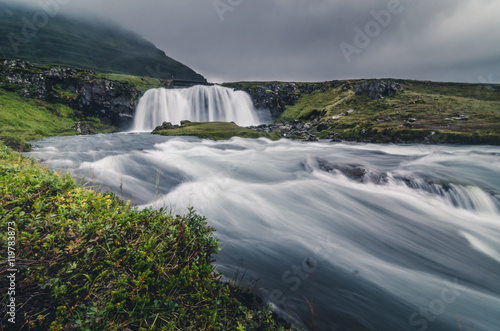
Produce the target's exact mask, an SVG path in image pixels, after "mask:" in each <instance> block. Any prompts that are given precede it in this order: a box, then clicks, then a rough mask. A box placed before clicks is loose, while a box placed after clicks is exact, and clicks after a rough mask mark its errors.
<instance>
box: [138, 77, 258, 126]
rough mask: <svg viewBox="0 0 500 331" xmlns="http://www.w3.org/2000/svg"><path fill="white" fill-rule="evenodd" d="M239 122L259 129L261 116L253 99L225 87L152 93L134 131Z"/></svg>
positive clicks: (144, 102) (141, 107)
mask: <svg viewBox="0 0 500 331" xmlns="http://www.w3.org/2000/svg"><path fill="white" fill-rule="evenodd" d="M182 120H189V121H192V122H214V121H223V122H235V123H236V124H238V125H240V126H250V125H258V124H260V123H261V122H260V121H259V116H258V114H257V112H256V110H255V108H254V106H253V103H252V100H251V99H250V96H249V95H248V94H247V93H245V92H243V91H234V90H233V89H229V88H225V87H222V86H193V87H190V88H187V89H169V90H167V89H164V88H159V89H151V90H149V91H147V92H146V93H145V94H144V96H143V97H142V98H141V99H140V100H139V104H138V105H137V110H136V113H135V117H134V124H133V126H132V131H151V130H153V129H154V128H155V127H157V126H158V125H161V124H162V123H163V122H165V121H166V122H170V123H172V124H180V122H181V121H182Z"/></svg>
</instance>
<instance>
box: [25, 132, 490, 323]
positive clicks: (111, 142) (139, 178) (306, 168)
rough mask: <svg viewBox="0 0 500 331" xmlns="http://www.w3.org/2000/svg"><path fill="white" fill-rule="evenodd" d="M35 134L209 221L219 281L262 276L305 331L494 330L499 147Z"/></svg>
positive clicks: (137, 199)
mask: <svg viewBox="0 0 500 331" xmlns="http://www.w3.org/2000/svg"><path fill="white" fill-rule="evenodd" d="M33 145H34V148H33V151H32V152H30V153H29V154H28V155H30V156H34V157H38V158H41V159H42V160H44V162H46V164H48V165H49V166H50V167H51V168H53V169H60V170H63V171H67V172H70V173H71V174H72V175H73V176H75V177H79V178H82V177H84V176H85V175H86V176H87V178H93V179H94V180H95V182H96V184H97V183H102V184H103V185H104V187H107V188H110V189H112V190H114V191H115V192H117V194H119V195H120V190H121V188H120V185H121V184H123V186H122V191H123V192H122V195H123V197H124V199H130V200H131V201H132V203H134V204H136V205H141V206H143V207H144V206H153V207H155V208H159V207H167V208H170V207H171V208H173V209H174V211H176V212H178V213H183V212H185V210H186V209H185V208H186V207H188V206H193V207H194V208H195V209H196V210H197V211H198V212H199V213H200V214H201V215H204V216H206V217H207V218H208V220H209V221H210V225H211V226H213V227H214V228H216V229H217V231H216V232H215V233H214V235H215V236H216V237H217V238H219V239H220V241H221V248H222V250H221V252H220V253H219V254H217V255H216V256H215V258H216V266H217V269H218V270H219V271H223V272H224V276H225V277H226V279H231V278H233V277H234V278H237V279H239V277H240V276H241V275H243V274H244V275H245V277H244V280H243V284H242V285H246V284H247V282H248V281H250V280H251V279H252V280H256V279H258V282H257V286H256V288H257V289H258V290H260V292H259V293H260V294H261V296H262V298H263V299H264V300H265V301H266V302H268V303H271V304H273V305H274V306H275V307H276V308H277V311H278V312H280V313H281V314H282V315H284V316H286V317H287V318H288V319H289V320H291V321H294V324H295V325H297V326H299V327H301V328H303V329H305V330H318V331H319V330H321V331H322V330H342V331H343V330H349V331H352V330H354V331H360V330H367V331H374V330H377V331H378V330H380V331H392V330H397V331H401V330H403V331H405V330H410V331H416V330H418V331H423V330H426V331H431V330H435V331H448V330H449V331H457V330H463V331H472V330H474V331H493V330H500V240H499V238H500V147H498V146H429V145H405V146H397V145H375V144H344V143H327V142H310V143H304V142H297V141H292V140H285V139H282V140H280V141H274V142H273V141H270V140H266V139H241V138H233V139H231V140H229V141H217V142H215V141H211V140H201V139H198V138H194V137H164V136H157V135H151V134H144V133H140V134H137V133H127V134H125V133H121V134H110V135H94V136H78V137H53V138H47V139H44V140H41V141H37V142H35V143H33ZM311 309H314V315H313V314H312V313H311Z"/></svg>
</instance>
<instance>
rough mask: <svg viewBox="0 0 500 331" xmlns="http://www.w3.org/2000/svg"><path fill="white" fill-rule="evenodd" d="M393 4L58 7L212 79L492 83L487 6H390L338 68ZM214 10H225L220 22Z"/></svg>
mask: <svg viewBox="0 0 500 331" xmlns="http://www.w3.org/2000/svg"><path fill="white" fill-rule="evenodd" d="M17 1H23V2H27V3H32V4H34V5H36V4H37V3H38V0H31V1H29V0H17ZM46 1H49V0H46ZM53 1H56V0H53ZM61 1H62V0H61ZM65 1H68V0H65ZM395 1H397V0H371V1H366V0H349V1H348V0H183V1H178V0H145V1H136V0H134V1H132V0H85V1H80V0H69V2H68V4H66V5H64V6H62V7H63V8H64V10H65V11H68V12H72V13H76V14H78V15H98V16H100V17H101V18H102V19H109V20H113V21H115V22H117V23H119V24H121V25H122V26H124V27H126V28H128V29H130V30H132V31H135V32H137V33H139V34H141V35H142V36H144V37H145V38H146V39H149V40H150V41H152V42H153V43H155V44H156V45H157V46H158V47H159V48H160V49H162V50H164V51H165V52H166V53H167V55H169V56H172V57H173V58H175V59H177V60H179V61H181V62H183V63H185V64H187V65H188V66H190V67H192V68H193V69H195V70H196V71H198V72H200V73H201V74H203V75H205V76H206V77H207V78H208V79H209V80H212V81H236V80H297V81H322V80H332V79H346V78H363V77H365V78H367V77H394V78H410V79H426V80H440V81H445V80H453V81H469V82H477V81H478V79H479V77H480V76H483V77H488V76H490V75H491V76H492V77H493V80H495V81H498V80H500V71H499V67H500V66H499V61H498V59H500V42H499V41H500V40H499V39H500V37H499V35H498V33H497V31H500V20H498V19H496V17H494V16H495V14H498V13H499V12H500V3H499V2H498V1H497V0H475V1H468V0H440V1H439V2H436V1H430V0H400V6H401V8H402V11H401V13H398V14H396V15H392V16H391V20H390V24H388V25H387V26H386V27H382V28H381V29H380V32H379V33H378V34H377V35H376V36H375V37H372V38H370V44H369V45H368V46H366V47H364V48H362V49H361V48H358V49H359V51H360V52H359V54H357V53H356V54H353V55H352V57H351V60H352V61H351V62H350V63H348V62H347V61H346V59H345V57H344V54H343V52H342V50H341V48H340V44H341V43H342V42H345V43H349V44H351V45H354V37H355V35H356V32H355V30H354V28H355V27H359V28H361V29H363V30H364V28H365V26H366V24H367V23H369V22H372V21H374V17H373V15H372V14H371V11H375V12H379V11H381V10H386V9H387V8H388V5H389V4H393V3H395ZM214 3H216V4H219V5H220V4H221V3H222V4H226V6H229V7H226V9H227V8H230V9H231V10H229V11H225V12H224V13H223V14H222V18H223V20H221V19H220V17H221V16H220V14H221V12H219V13H217V11H216V9H215V7H214ZM231 4H232V5H231Z"/></svg>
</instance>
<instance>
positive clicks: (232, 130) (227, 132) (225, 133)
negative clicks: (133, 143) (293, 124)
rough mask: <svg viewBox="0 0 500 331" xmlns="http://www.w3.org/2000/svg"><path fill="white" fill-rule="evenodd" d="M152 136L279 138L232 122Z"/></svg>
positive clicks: (184, 127) (187, 126) (197, 125)
mask: <svg viewBox="0 0 500 331" xmlns="http://www.w3.org/2000/svg"><path fill="white" fill-rule="evenodd" d="M153 133H154V134H160V135H164V136H196V137H199V138H202V139H214V140H227V139H230V138H232V137H242V138H260V137H265V138H269V139H271V140H278V139H280V138H281V136H280V134H279V133H278V132H273V133H265V132H259V131H256V130H252V129H247V128H242V127H240V126H238V125H236V124H234V123H233V122H231V123H228V122H209V123H193V122H191V123H185V124H184V125H182V126H181V127H179V128H174V129H170V130H158V131H153Z"/></svg>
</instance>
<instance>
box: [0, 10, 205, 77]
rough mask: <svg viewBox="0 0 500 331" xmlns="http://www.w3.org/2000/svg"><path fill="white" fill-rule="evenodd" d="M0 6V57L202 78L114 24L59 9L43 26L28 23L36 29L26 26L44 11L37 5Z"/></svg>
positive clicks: (135, 35)
mask: <svg viewBox="0 0 500 331" xmlns="http://www.w3.org/2000/svg"><path fill="white" fill-rule="evenodd" d="M0 5H1V6H0V20H1V22H2V23H1V24H0V57H4V58H9V59H23V60H28V61H31V62H34V63H39V64H65V65H71V66H74V67H78V68H83V69H93V70H96V71H99V72H107V73H119V74H127V75H135V76H144V77H154V78H160V79H171V78H172V77H174V78H177V79H187V80H201V81H204V80H205V79H204V77H203V76H201V75H200V74H197V73H196V72H194V71H193V70H192V69H190V68H189V67H187V66H186V65H184V64H182V63H180V62H178V61H176V60H174V59H172V58H170V57H168V56H166V55H165V53H164V52H163V51H161V50H159V49H157V48H156V47H155V46H154V45H153V44H152V43H150V42H149V41H147V40H145V39H143V38H142V37H140V36H138V35H137V34H135V33H132V32H130V31H127V30H125V29H123V28H121V27H119V26H118V25H115V24H112V23H109V22H97V21H94V22H90V21H84V20H82V19H80V18H77V17H69V16H64V15H63V14H62V13H58V14H57V15H55V16H54V17H50V19H49V20H48V23H47V24H46V25H45V26H40V27H37V26H36V25H33V27H34V28H36V30H33V29H31V30H30V29H29V28H26V27H27V26H28V27H29V26H30V25H29V24H33V21H34V20H33V17H34V15H35V14H36V13H45V12H44V11H43V9H42V8H41V7H39V6H37V5H33V7H31V8H29V7H24V6H21V5H13V4H12V3H11V2H2V1H0ZM27 22H28V23H27ZM37 22H38V21H37ZM35 23H36V22H35ZM42 23H43V21H42ZM23 29H24V30H23ZM23 31H24V32H23Z"/></svg>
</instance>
